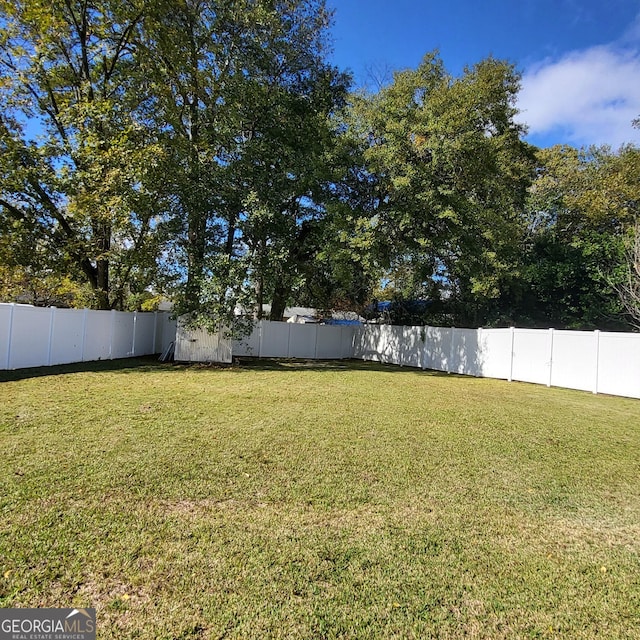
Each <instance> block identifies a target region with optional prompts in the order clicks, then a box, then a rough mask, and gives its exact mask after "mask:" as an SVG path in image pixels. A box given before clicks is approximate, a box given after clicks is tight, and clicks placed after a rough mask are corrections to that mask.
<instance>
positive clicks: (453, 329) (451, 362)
mask: <svg viewBox="0 0 640 640" xmlns="http://www.w3.org/2000/svg"><path fill="white" fill-rule="evenodd" d="M455 340H456V328H455V327H451V345H450V347H449V362H448V363H447V373H451V370H452V368H453V351H454V348H453V346H454V344H455Z"/></svg>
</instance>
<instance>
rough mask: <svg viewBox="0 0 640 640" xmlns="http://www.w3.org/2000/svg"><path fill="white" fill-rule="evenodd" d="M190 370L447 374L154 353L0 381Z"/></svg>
mask: <svg viewBox="0 0 640 640" xmlns="http://www.w3.org/2000/svg"><path fill="white" fill-rule="evenodd" d="M181 370H182V371H189V372H191V373H207V372H211V371H220V372H222V371H224V372H229V373H242V372H246V371H277V372H281V373H287V372H291V373H296V372H300V371H320V372H322V371H384V372H396V373H410V374H413V375H423V376H424V375H427V376H450V375H452V374H448V373H446V372H443V371H432V370H421V369H417V368H412V367H411V368H410V367H399V366H397V365H392V364H383V363H380V362H372V361H363V360H304V359H300V360H298V359H293V358H292V359H288V358H234V362H233V364H219V363H187V362H170V363H167V362H159V361H158V357H157V356H144V357H139V358H121V359H118V360H97V361H94V362H76V363H73V364H63V365H55V366H51V367H33V368H29V369H15V370H11V371H0V383H2V382H13V381H17V380H28V379H30V378H42V377H46V376H58V375H65V374H70V373H92V372H95V373H99V372H102V371H109V372H118V373H125V374H127V373H145V372H149V373H151V372H153V373H170V372H175V371H181Z"/></svg>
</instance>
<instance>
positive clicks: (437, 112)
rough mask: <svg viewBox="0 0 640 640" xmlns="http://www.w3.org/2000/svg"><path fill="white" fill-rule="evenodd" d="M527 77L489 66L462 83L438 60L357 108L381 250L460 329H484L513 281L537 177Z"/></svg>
mask: <svg viewBox="0 0 640 640" xmlns="http://www.w3.org/2000/svg"><path fill="white" fill-rule="evenodd" d="M518 88H519V76H518V74H517V73H516V71H515V70H514V68H513V67H512V66H511V65H509V64H507V63H504V62H501V61H498V60H494V59H492V58H489V59H487V60H484V61H482V62H480V63H479V64H477V65H475V66H473V67H471V68H467V69H465V71H464V73H463V74H462V76H460V77H458V78H455V77H453V76H451V75H450V74H449V73H447V71H446V70H445V68H444V65H443V64H442V61H441V60H440V58H439V57H438V55H437V54H435V53H432V54H429V55H427V56H426V57H425V59H424V61H423V62H422V64H421V65H420V66H419V67H418V69H416V70H415V71H414V70H411V71H404V72H402V73H398V74H396V75H395V77H394V81H393V83H392V84H391V85H390V86H388V87H386V88H384V89H382V90H381V91H380V92H379V93H378V94H376V95H374V96H365V97H364V98H362V99H360V100H358V101H356V103H355V105H354V109H355V112H356V119H359V120H360V130H361V131H362V134H363V136H364V138H363V143H364V144H365V145H366V150H365V160H366V162H367V168H368V171H369V172H370V173H371V174H373V176H374V177H375V178H374V188H375V199H376V202H375V204H374V207H373V216H372V221H373V224H374V225H375V235H376V237H377V238H378V246H377V250H378V253H379V255H380V256H381V258H380V259H381V260H382V261H383V263H385V262H386V266H387V268H388V269H389V273H390V275H393V272H394V270H395V269H396V268H397V267H400V266H401V267H402V269H403V270H404V271H406V270H407V269H408V268H410V267H411V265H413V270H414V272H415V274H416V275H419V278H418V279H417V280H415V285H416V287H417V289H416V291H414V295H419V294H420V293H421V290H425V289H426V290H429V291H433V289H434V288H435V287H437V288H439V289H441V290H442V291H443V295H444V296H445V297H447V299H448V304H449V306H450V308H451V309H452V310H453V311H454V313H455V319H456V321H457V322H459V323H464V324H475V323H477V322H481V321H483V319H484V318H483V315H484V314H485V310H486V308H487V303H488V302H490V301H492V300H495V299H496V298H497V297H498V295H499V292H500V289H501V282H502V280H504V279H508V278H510V277H511V276H512V269H513V265H514V261H515V253H516V250H515V249H516V247H517V241H518V234H519V233H520V229H521V225H520V215H521V211H522V207H523V203H524V199H525V196H526V189H527V187H528V185H529V183H530V178H531V175H532V168H533V155H532V150H531V148H530V147H529V146H528V145H527V144H525V143H524V142H523V141H522V140H521V136H522V134H523V128H522V127H521V126H520V125H518V124H517V123H516V122H515V115H516V109H515V106H514V105H515V99H516V95H517V91H518Z"/></svg>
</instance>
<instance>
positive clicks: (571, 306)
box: [501, 146, 640, 329]
mask: <svg viewBox="0 0 640 640" xmlns="http://www.w3.org/2000/svg"><path fill="white" fill-rule="evenodd" d="M639 189H640V151H639V150H638V149H636V148H634V147H623V148H622V149H620V151H619V152H617V153H614V152H612V151H611V150H610V149H609V148H607V147H601V148H591V149H588V150H584V149H583V150H578V149H574V148H572V147H566V146H565V147H553V148H551V149H545V150H541V151H539V153H538V174H537V177H536V180H535V182H534V184H533V185H532V188H531V190H530V195H529V198H528V202H527V209H526V212H527V219H528V231H527V236H526V237H525V241H524V243H523V251H522V257H521V262H520V271H519V280H518V281H517V282H514V283H512V284H513V285H514V286H513V288H512V289H510V290H505V292H504V295H503V297H502V300H501V302H502V303H503V305H504V307H503V309H504V310H510V311H511V319H512V320H513V321H515V322H517V323H519V324H531V325H534V326H556V327H568V328H574V329H595V328H601V329H606V328H610V329H623V328H628V324H627V322H626V320H625V318H624V314H623V307H622V304H621V301H620V299H619V296H618V294H617V293H616V290H617V289H619V287H620V285H621V283H622V281H623V278H624V273H625V268H624V264H625V257H624V249H625V239H626V237H627V234H628V232H629V229H630V227H632V226H633V223H634V220H636V219H637V216H638V213H639V212H638V203H639V202H640V198H639V196H640V191H639Z"/></svg>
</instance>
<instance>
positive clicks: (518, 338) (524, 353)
mask: <svg viewBox="0 0 640 640" xmlns="http://www.w3.org/2000/svg"><path fill="white" fill-rule="evenodd" d="M552 336H553V332H550V331H544V330H540V329H516V330H515V332H514V336H513V379H514V380H519V381H521V382H536V383H538V384H549V368H550V365H551V343H550V341H551V339H552Z"/></svg>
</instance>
